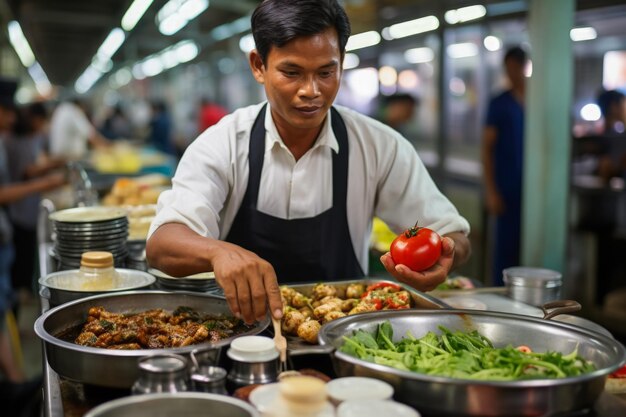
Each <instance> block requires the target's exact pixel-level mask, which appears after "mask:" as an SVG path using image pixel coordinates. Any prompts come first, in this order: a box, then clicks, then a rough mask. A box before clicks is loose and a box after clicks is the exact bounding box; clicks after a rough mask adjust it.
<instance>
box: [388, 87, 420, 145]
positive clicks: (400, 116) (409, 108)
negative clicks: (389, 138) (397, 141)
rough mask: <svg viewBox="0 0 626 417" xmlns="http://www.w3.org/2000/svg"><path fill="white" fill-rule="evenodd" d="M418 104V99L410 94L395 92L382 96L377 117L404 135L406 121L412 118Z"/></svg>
mask: <svg viewBox="0 0 626 417" xmlns="http://www.w3.org/2000/svg"><path fill="white" fill-rule="evenodd" d="M418 105H419V101H418V100H417V99H416V98H415V97H413V96H412V95H411V94H406V93H396V94H392V95H390V96H383V98H382V99H381V106H380V110H379V114H378V119H379V120H380V121H381V122H383V123H385V124H386V125H388V126H391V127H392V128H394V129H395V130H397V131H398V132H400V133H402V134H403V135H404V136H405V137H406V135H405V133H406V132H404V130H406V125H407V123H409V122H410V121H411V120H412V119H413V116H414V115H415V110H416V109H417V106H418Z"/></svg>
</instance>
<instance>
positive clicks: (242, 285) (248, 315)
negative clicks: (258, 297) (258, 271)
mask: <svg viewBox="0 0 626 417" xmlns="http://www.w3.org/2000/svg"><path fill="white" fill-rule="evenodd" d="M235 282H236V284H235V286H236V287H237V299H238V300H239V309H240V310H241V315H242V317H243V320H244V321H245V322H246V323H247V324H252V323H254V312H253V311H252V304H251V301H252V298H251V296H250V286H249V285H248V280H247V279H245V278H241V279H238V280H237V281H235Z"/></svg>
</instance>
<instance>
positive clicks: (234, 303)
mask: <svg viewBox="0 0 626 417" xmlns="http://www.w3.org/2000/svg"><path fill="white" fill-rule="evenodd" d="M217 283H218V284H219V285H220V287H222V291H224V297H226V302H227V303H228V307H229V308H230V311H231V312H232V313H233V315H234V316H235V317H237V318H240V317H241V310H240V309H239V300H238V299H237V289H236V287H235V284H234V283H233V282H232V281H231V280H220V279H218V280H217Z"/></svg>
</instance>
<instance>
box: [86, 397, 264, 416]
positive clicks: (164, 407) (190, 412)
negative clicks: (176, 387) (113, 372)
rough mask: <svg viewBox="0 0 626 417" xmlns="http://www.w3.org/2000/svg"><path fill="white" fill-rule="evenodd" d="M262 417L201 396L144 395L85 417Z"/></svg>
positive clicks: (235, 403) (236, 403)
mask: <svg viewBox="0 0 626 417" xmlns="http://www.w3.org/2000/svg"><path fill="white" fill-rule="evenodd" d="M172 416H185V417H207V416H211V417H261V415H260V414H259V413H258V412H257V411H256V410H255V409H254V408H253V407H252V406H251V405H249V404H247V403H245V402H243V401H241V400H237V399H235V398H231V397H227V396H225V395H217V394H208V393H200V392H179V393H176V394H145V395H137V396H133V397H124V398H120V399H117V400H113V401H109V402H106V403H104V404H102V405H99V406H98V407H96V408H94V409H93V410H91V411H89V412H88V413H87V414H85V417H172Z"/></svg>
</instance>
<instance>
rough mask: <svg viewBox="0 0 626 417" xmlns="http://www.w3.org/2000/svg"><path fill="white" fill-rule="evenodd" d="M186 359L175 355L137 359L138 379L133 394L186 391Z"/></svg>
mask: <svg viewBox="0 0 626 417" xmlns="http://www.w3.org/2000/svg"><path fill="white" fill-rule="evenodd" d="M187 371H188V369H187V359H185V358H184V357H183V356H180V355H176V354H169V355H151V356H146V357H145V358H141V359H139V379H137V381H136V382H135V383H134V384H133V387H132V389H131V391H132V393H133V394H153V393H159V392H184V391H187V378H188V372H187Z"/></svg>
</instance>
